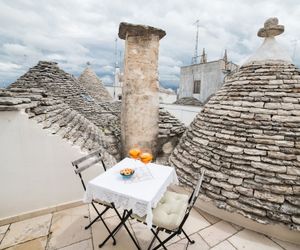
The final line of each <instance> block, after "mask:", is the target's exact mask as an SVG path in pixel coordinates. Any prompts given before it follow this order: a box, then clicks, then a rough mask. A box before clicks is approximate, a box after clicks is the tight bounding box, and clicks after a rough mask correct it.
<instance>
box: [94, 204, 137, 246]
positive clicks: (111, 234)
mask: <svg viewBox="0 0 300 250" xmlns="http://www.w3.org/2000/svg"><path fill="white" fill-rule="evenodd" d="M113 208H114V209H115V211H116V213H117V215H118V217H119V218H120V220H121V222H120V223H119V224H118V225H117V227H116V228H115V229H114V230H113V231H112V232H111V233H110V234H109V235H108V236H107V238H106V239H105V240H104V241H103V242H102V243H101V244H100V245H99V248H101V247H103V246H104V245H105V243H106V242H107V241H108V239H109V238H110V237H114V235H116V233H117V232H118V231H119V230H120V229H121V227H122V226H124V227H125V229H126V231H127V232H128V234H129V236H130V238H131V239H132V241H133V243H134V245H135V246H136V247H137V249H139V250H140V249H141V248H140V246H139V244H138V243H137V242H136V240H135V238H134V237H133V236H132V234H131V232H130V230H129V229H128V227H127V225H126V224H125V223H126V221H127V219H128V218H129V217H130V215H131V213H130V212H128V213H127V214H126V211H124V213H123V216H121V215H120V213H119V212H118V211H117V209H116V208H115V207H114V206H113Z"/></svg>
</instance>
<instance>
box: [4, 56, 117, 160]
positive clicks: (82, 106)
mask: <svg viewBox="0 0 300 250" xmlns="http://www.w3.org/2000/svg"><path fill="white" fill-rule="evenodd" d="M8 88H9V89H12V90H16V91H17V90H20V91H22V90H24V91H26V89H28V88H38V89H42V90H44V91H46V93H47V95H49V96H53V97H55V98H60V99H62V100H63V101H64V103H66V104H68V105H69V106H70V107H71V108H72V109H74V110H76V111H78V112H79V113H81V114H82V115H83V116H84V117H85V118H86V119H88V120H89V121H91V122H92V123H93V124H95V125H96V126H97V127H98V128H99V129H100V130H101V131H102V139H103V141H104V144H105V148H106V149H107V150H108V152H109V153H110V154H112V155H114V156H118V154H119V138H118V137H119V131H120V128H119V117H118V114H115V113H114V112H113V111H111V110H110V106H109V105H106V104H105V103H99V102H96V101H95V100H94V99H93V98H92V97H91V96H90V95H89V93H88V91H87V90H86V89H85V88H84V87H83V86H82V85H81V84H80V83H79V82H78V80H77V79H76V78H75V77H73V76H72V75H70V74H68V73H66V72H65V71H63V70H62V69H60V68H59V67H58V66H57V63H55V62H47V61H40V62H39V63H38V64H37V65H36V66H34V67H32V68H30V69H29V71H28V72H27V73H25V74H24V75H23V76H21V77H20V78H19V79H18V80H17V81H16V82H14V83H12V84H11V85H10V86H9V87H8Z"/></svg>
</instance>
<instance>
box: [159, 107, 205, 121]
mask: <svg viewBox="0 0 300 250" xmlns="http://www.w3.org/2000/svg"><path fill="white" fill-rule="evenodd" d="M159 106H160V107H163V108H164V109H166V110H167V111H169V112H170V113H171V114H172V115H174V116H175V117H176V118H177V119H179V120H180V121H181V122H182V123H184V125H186V126H189V125H190V124H191V122H192V121H193V120H194V118H195V117H196V115H197V114H198V113H199V112H200V111H201V110H202V107H201V106H187V105H176V104H162V103H161V104H160V105H159Z"/></svg>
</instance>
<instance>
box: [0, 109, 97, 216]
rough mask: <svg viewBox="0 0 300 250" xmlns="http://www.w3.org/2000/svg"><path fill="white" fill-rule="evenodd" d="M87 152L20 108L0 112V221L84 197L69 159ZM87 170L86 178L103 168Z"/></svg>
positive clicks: (74, 158) (76, 157)
mask: <svg viewBox="0 0 300 250" xmlns="http://www.w3.org/2000/svg"><path fill="white" fill-rule="evenodd" d="M86 154H87V152H82V151H81V150H80V148H78V147H74V146H73V145H72V144H70V143H69V142H67V141H66V140H63V139H62V138H61V137H59V136H57V135H52V134H50V133H49V131H48V130H45V129H42V126H41V125H40V124H38V123H37V122H36V121H34V120H30V119H28V116H27V114H26V113H24V112H23V111H7V112H1V115H0V155H1V157H0V164H1V166H0V171H1V172H0V173H1V174H0V183H1V189H0V200H1V205H0V221H1V220H2V219H3V218H8V217H15V216H16V215H18V214H24V213H28V212H31V211H33V210H43V209H46V208H48V207H53V206H57V205H59V204H62V203H68V202H70V201H76V200H80V199H82V198H83V193H84V192H83V188H82V185H81V182H80V179H79V178H78V177H77V176H76V175H75V173H74V169H73V167H72V165H71V161H73V160H76V159H78V158H80V157H82V156H84V155H86ZM92 168H93V169H91V170H88V171H89V173H88V177H87V178H88V179H90V178H91V177H92V176H96V175H97V174H99V173H101V172H102V167H101V166H98V168H97V167H96V166H95V167H92Z"/></svg>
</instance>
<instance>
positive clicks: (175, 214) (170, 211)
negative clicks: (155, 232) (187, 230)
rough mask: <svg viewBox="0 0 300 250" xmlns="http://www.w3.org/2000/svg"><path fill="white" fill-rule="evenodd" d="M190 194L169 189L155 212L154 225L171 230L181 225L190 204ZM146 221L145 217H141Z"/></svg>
mask: <svg viewBox="0 0 300 250" xmlns="http://www.w3.org/2000/svg"><path fill="white" fill-rule="evenodd" d="M188 200H189V197H188V195H185V194H178V193H174V192H170V191H167V192H166V193H165V194H164V196H163V198H161V200H160V201H159V203H158V204H157V206H156V208H154V209H153V210H152V212H153V225H155V226H158V227H162V228H165V229H169V230H174V229H176V228H178V227H179V225H180V223H181V222H182V219H183V217H184V215H185V212H186V209H187V206H188ZM134 217H136V218H137V219H139V220H142V221H145V217H143V218H139V217H138V216H136V215H135V216H134Z"/></svg>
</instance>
